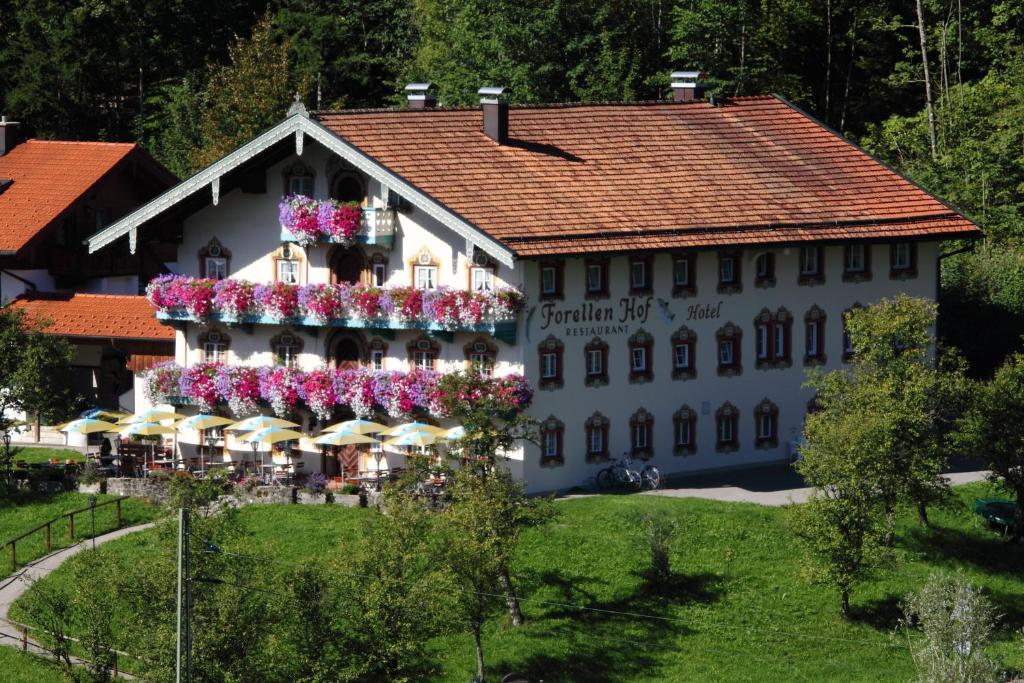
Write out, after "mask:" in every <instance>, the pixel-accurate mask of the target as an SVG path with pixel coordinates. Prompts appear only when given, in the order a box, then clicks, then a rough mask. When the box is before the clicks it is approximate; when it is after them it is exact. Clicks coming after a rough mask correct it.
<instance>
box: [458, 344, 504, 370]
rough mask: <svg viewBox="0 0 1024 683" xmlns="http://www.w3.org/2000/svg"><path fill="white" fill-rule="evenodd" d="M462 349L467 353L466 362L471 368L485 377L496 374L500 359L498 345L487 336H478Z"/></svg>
mask: <svg viewBox="0 0 1024 683" xmlns="http://www.w3.org/2000/svg"><path fill="white" fill-rule="evenodd" d="M462 350H463V352H464V353H465V354H466V362H467V363H468V364H469V367H470V368H472V369H474V370H476V371H477V372H479V373H480V374H481V375H483V376H484V377H493V376H494V366H495V364H496V363H497V360H498V347H497V346H495V345H494V344H492V343H491V342H490V341H488V340H487V339H486V338H485V337H477V338H476V339H474V340H473V341H471V342H470V343H468V344H466V345H465V346H464V347H462Z"/></svg>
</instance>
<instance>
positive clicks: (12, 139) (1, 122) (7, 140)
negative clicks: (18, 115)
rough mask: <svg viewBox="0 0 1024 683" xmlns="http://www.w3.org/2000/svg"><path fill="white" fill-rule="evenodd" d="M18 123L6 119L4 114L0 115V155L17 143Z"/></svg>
mask: <svg viewBox="0 0 1024 683" xmlns="http://www.w3.org/2000/svg"><path fill="white" fill-rule="evenodd" d="M18 125H19V124H18V122H17V121H8V120H7V117H6V116H0V157H2V156H3V155H5V154H7V153H8V152H10V151H11V150H12V149H14V146H15V145H16V144H18V142H19V141H18Z"/></svg>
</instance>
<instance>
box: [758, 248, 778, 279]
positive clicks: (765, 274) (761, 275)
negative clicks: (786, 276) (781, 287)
mask: <svg viewBox="0 0 1024 683" xmlns="http://www.w3.org/2000/svg"><path fill="white" fill-rule="evenodd" d="M754 286H755V287H774V286H775V254H773V253H771V252H765V253H763V254H758V256H757V261H755V262H754Z"/></svg>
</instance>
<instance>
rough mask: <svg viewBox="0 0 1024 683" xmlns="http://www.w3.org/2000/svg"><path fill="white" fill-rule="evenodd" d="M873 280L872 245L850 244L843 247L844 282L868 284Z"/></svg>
mask: <svg viewBox="0 0 1024 683" xmlns="http://www.w3.org/2000/svg"><path fill="white" fill-rule="evenodd" d="M870 279H871V245H870V244H848V245H846V246H845V247H843V281H844V282H867V281H868V280H870Z"/></svg>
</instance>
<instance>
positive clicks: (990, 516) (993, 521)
mask: <svg viewBox="0 0 1024 683" xmlns="http://www.w3.org/2000/svg"><path fill="white" fill-rule="evenodd" d="M974 511H975V512H976V513H977V514H979V515H981V516H982V517H984V518H985V521H987V522H988V523H989V524H990V525H991V526H998V527H1002V529H1003V533H1009V532H1010V531H1012V530H1013V526H1014V516H1015V514H1016V512H1017V504H1016V503H1015V502H1013V501H1012V500H1003V499H1000V498H979V499H978V500H976V501H974Z"/></svg>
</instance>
